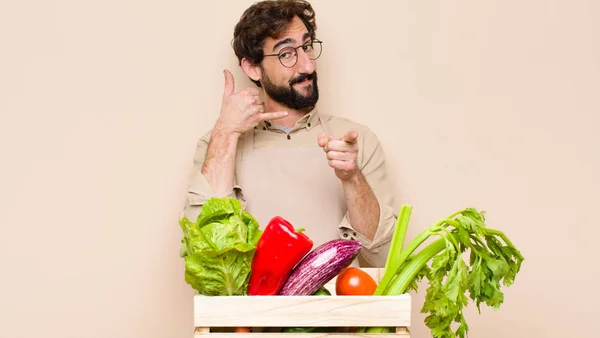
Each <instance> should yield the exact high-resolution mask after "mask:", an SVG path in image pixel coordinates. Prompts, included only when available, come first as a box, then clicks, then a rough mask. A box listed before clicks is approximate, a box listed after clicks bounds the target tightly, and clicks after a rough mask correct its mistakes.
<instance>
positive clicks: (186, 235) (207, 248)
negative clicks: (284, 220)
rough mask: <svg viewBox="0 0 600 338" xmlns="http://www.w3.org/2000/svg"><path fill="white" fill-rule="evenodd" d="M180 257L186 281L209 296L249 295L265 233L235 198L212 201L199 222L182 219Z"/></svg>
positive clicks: (201, 213) (204, 206)
mask: <svg viewBox="0 0 600 338" xmlns="http://www.w3.org/2000/svg"><path fill="white" fill-rule="evenodd" d="M179 224H180V225H181V229H182V230H183V239H182V241H181V242H182V246H181V250H180V256H181V257H183V258H184V259H185V281H186V283H188V284H190V285H191V286H192V288H194V289H195V290H197V291H198V293H200V294H203V295H207V296H233V295H247V293H248V282H249V280H250V270H251V266H252V259H253V258H254V253H255V251H256V243H257V242H258V239H259V238H260V236H261V234H262V232H261V231H260V229H259V225H258V222H257V221H256V219H254V217H252V215H250V213H248V212H247V211H245V210H243V209H242V205H241V204H240V202H239V201H238V200H236V199H233V198H211V199H209V200H208V201H206V202H205V203H204V204H203V205H202V209H201V210H200V214H199V215H198V219H197V220H196V223H193V222H191V221H190V220H189V219H188V218H187V217H185V216H184V217H183V218H182V219H181V220H180V222H179Z"/></svg>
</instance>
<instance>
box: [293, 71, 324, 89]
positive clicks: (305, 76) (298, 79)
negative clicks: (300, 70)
mask: <svg viewBox="0 0 600 338" xmlns="http://www.w3.org/2000/svg"><path fill="white" fill-rule="evenodd" d="M316 78H317V72H312V73H310V74H302V75H300V76H298V77H295V78H293V79H291V80H290V86H291V85H294V84H296V83H298V82H302V81H305V80H314V79H316Z"/></svg>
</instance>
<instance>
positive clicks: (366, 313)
mask: <svg viewBox="0 0 600 338" xmlns="http://www.w3.org/2000/svg"><path fill="white" fill-rule="evenodd" d="M363 270H365V271H366V272H368V273H369V274H370V275H371V276H373V278H375V280H377V281H379V280H380V279H381V274H382V271H383V269H367V268H363ZM326 287H327V289H328V290H329V291H330V292H331V293H332V296H229V297H207V296H202V295H195V296H194V326H195V332H194V337H195V338H202V337H205V336H215V337H219V336H220V337H224V336H234V335H235V337H239V336H250V337H254V338H261V337H264V338H276V337H283V338H291V337H304V338H316V337H326V336H329V337H338V338H341V337H379V338H388V337H389V338H392V337H394V338H400V337H402V338H408V337H410V330H409V327H410V312H411V297H410V295H409V294H404V295H400V296H335V278H334V279H333V280H331V281H330V282H329V283H328V284H327V285H326ZM303 326H304V327H340V328H355V327H394V328H396V332H393V333H387V334H356V333H274V332H268V333H267V332H251V333H225V332H211V328H213V331H216V330H214V328H220V329H222V330H223V329H225V330H227V328H229V329H232V328H235V327H252V328H259V329H258V330H261V329H262V328H269V327H278V328H281V327H303Z"/></svg>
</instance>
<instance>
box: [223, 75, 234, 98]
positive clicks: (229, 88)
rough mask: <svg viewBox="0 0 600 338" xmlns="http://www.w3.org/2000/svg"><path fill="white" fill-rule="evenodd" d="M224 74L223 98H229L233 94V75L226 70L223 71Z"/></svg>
mask: <svg viewBox="0 0 600 338" xmlns="http://www.w3.org/2000/svg"><path fill="white" fill-rule="evenodd" d="M223 74H225V90H224V91H223V97H228V96H231V95H232V94H233V93H234V92H235V79H234V78H233V74H231V72H230V71H229V70H227V69H225V70H224V71H223Z"/></svg>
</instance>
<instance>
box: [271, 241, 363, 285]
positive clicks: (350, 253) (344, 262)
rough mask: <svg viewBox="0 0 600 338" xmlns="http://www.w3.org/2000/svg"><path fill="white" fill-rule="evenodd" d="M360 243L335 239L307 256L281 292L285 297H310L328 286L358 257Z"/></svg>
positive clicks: (295, 269) (294, 270)
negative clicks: (328, 283)
mask: <svg viewBox="0 0 600 338" xmlns="http://www.w3.org/2000/svg"><path fill="white" fill-rule="evenodd" d="M361 247H362V246H361V244H360V242H359V241H354V240H344V239H334V240H331V241H329V242H327V243H324V244H322V245H320V246H319V247H317V248H316V249H314V250H313V251H311V252H310V253H309V254H308V255H306V256H305V257H304V258H303V259H302V260H301V261H300V263H298V265H296V267H295V268H294V269H293V270H292V273H291V274H290V276H289V277H288V279H287V281H286V282H285V284H283V287H281V290H280V291H279V294H280V295H284V296H309V295H312V294H313V293H315V292H316V291H317V290H319V289H320V288H321V287H322V286H324V285H325V284H327V282H329V281H330V280H331V279H333V277H335V276H337V275H338V274H339V273H340V272H341V271H342V270H343V269H345V268H346V267H348V266H349V265H350V264H351V263H352V261H353V260H354V259H355V258H356V256H358V253H359V252H360V249H361Z"/></svg>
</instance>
